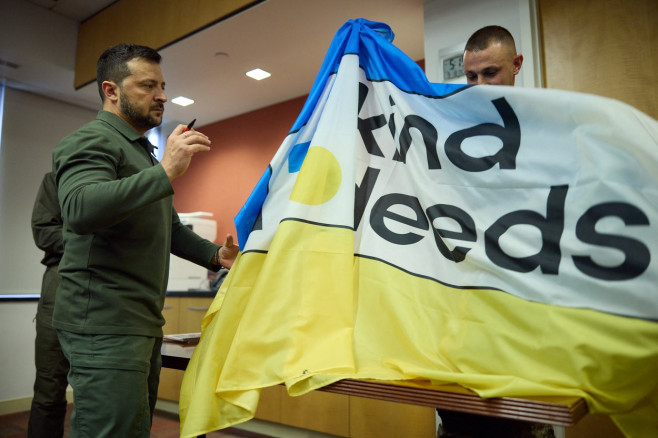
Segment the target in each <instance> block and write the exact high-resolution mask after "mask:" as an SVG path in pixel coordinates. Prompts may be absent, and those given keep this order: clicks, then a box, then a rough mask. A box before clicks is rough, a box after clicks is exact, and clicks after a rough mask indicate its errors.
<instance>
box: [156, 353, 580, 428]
mask: <svg viewBox="0 0 658 438" xmlns="http://www.w3.org/2000/svg"><path fill="white" fill-rule="evenodd" d="M193 351H194V345H180V344H175V343H169V342H164V343H163V345H162V366H163V367H166V368H174V369H178V370H184V369H185V368H186V367H187V364H188V362H189V360H190V357H192V352H193ZM318 391H326V392H333V393H336V394H344V395H351V396H355V397H366V398H374V399H379V400H386V401H392V402H397V403H406V404H412V405H420V406H428V407H433V408H438V409H443V410H449V411H456V412H464V413H467V414H473V415H484V416H489V417H497V418H508V419H513V420H518V421H527V422H533V423H543V424H550V425H553V426H562V427H569V426H573V425H575V424H576V423H577V422H578V421H579V420H580V419H581V418H583V417H584V416H585V415H586V414H587V412H588V411H587V404H586V402H585V400H584V399H582V398H580V397H548V396H547V397H522V398H520V397H519V398H516V397H498V398H491V399H483V398H481V397H480V396H479V395H477V394H476V393H474V392H473V391H470V390H468V389H466V388H463V387H461V386H458V385H432V384H431V383H429V382H428V381H415V380H401V381H381V380H356V379H343V380H339V381H338V382H335V383H332V384H331V385H327V386H324V387H322V388H318Z"/></svg>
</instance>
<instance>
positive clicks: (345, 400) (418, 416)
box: [255, 385, 436, 438]
mask: <svg viewBox="0 0 658 438" xmlns="http://www.w3.org/2000/svg"><path fill="white" fill-rule="evenodd" d="M255 417H256V418H258V419H260V420H265V421H271V422H274V423H280V424H285V425H287V426H294V427H299V428H303V429H309V430H314V431H316V432H323V433H329V434H332V435H337V436H342V437H352V438H370V437H375V436H377V437H379V436H381V437H384V436H404V437H410V438H434V437H436V426H435V409H433V408H427V407H424V406H414V405H406V404H401V403H393V402H388V401H383V400H374V399H368V398H362V397H351V396H347V395H342V394H333V393H329V392H322V391H313V392H310V393H308V394H305V395H303V396H300V397H290V396H289V395H288V393H287V392H286V388H285V387H284V386H283V385H277V386H273V387H269V388H264V389H263V390H262V391H261V397H260V401H259V403H258V409H257V410H256V416H255Z"/></svg>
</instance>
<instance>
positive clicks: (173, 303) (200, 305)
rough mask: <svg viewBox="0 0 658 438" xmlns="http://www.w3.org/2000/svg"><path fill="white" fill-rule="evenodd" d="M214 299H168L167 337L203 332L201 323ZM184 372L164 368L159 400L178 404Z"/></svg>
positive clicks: (161, 375) (166, 316) (166, 304)
mask: <svg viewBox="0 0 658 438" xmlns="http://www.w3.org/2000/svg"><path fill="white" fill-rule="evenodd" d="M212 300H213V298H204V297H201V298H199V297H167V298H166V299H165V304H164V308H163V309H162V314H163V316H164V318H165V320H166V321H167V322H166V324H165V325H164V327H163V328H162V330H163V332H164V334H165V335H171V334H175V333H196V332H200V331H201V321H202V320H203V317H204V316H205V314H206V312H207V311H208V308H209V307H210V304H211V303H212ZM182 382H183V371H180V370H172V369H170V368H162V370H161V371H160V386H159V387H158V398H161V399H165V400H170V401H175V402H178V398H179V396H180V387H181V383H182Z"/></svg>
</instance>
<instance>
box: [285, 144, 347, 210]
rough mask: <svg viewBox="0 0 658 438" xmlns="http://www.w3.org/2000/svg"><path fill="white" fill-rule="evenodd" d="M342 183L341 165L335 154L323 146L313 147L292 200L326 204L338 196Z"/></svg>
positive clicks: (302, 202)
mask: <svg viewBox="0 0 658 438" xmlns="http://www.w3.org/2000/svg"><path fill="white" fill-rule="evenodd" d="M340 181H341V170H340V164H339V163H338V160H337V159H336V157H335V156H334V154H332V153H331V152H330V151H329V150H328V149H325V148H323V147H321V146H312V147H311V148H310V149H309V150H308V153H307V154H306V157H305V158H304V163H303V164H302V168H301V169H300V170H299V174H298V175H297V181H295V186H294V187H293V188H292V193H291V194H290V200H291V201H295V202H299V203H300V204H307V205H320V204H324V203H325V202H327V201H329V200H330V199H331V198H333V197H334V195H336V193H337V192H338V188H339V187H340Z"/></svg>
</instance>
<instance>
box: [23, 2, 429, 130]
mask: <svg viewBox="0 0 658 438" xmlns="http://www.w3.org/2000/svg"><path fill="white" fill-rule="evenodd" d="M23 1H25V2H30V3H33V4H37V5H39V6H40V7H42V8H46V9H49V10H50V11H51V13H52V14H58V15H63V16H66V17H68V18H71V19H73V20H75V21H77V22H80V21H82V20H84V19H86V18H88V17H89V16H91V15H93V14H94V13H96V12H97V11H99V10H102V9H103V8H104V7H106V6H107V5H109V4H111V3H113V0H23ZM360 17H363V18H366V19H368V20H372V21H382V22H385V23H387V24H388V25H390V26H391V28H392V29H393V32H395V35H396V37H395V40H394V44H395V45H396V46H397V47H399V48H400V49H401V50H402V51H403V52H405V53H406V54H407V55H409V56H410V57H411V58H412V59H414V60H419V59H423V58H424V33H423V0H331V1H327V0H266V1H265V2H263V3H260V4H258V5H256V6H254V7H252V8H250V9H248V10H246V11H244V12H242V13H240V14H237V15H236V16H233V17H231V18H229V19H227V20H225V21H222V22H220V23H218V24H216V25H214V26H211V27H209V28H207V29H205V30H203V31H201V32H198V33H196V34H194V35H192V36H190V37H187V38H185V39H183V40H181V41H179V42H177V43H176V44H174V45H172V46H169V47H166V48H164V49H163V50H161V54H162V56H163V61H162V70H163V73H164V76H165V81H166V82H167V96H168V98H169V99H170V100H171V99H172V98H174V97H176V96H179V95H184V96H187V97H190V98H192V99H194V100H195V103H194V104H193V105H191V106H188V107H184V108H183V107H179V106H177V105H175V104H172V103H168V104H167V106H166V110H165V119H166V121H177V122H185V121H189V120H191V119H193V118H196V119H197V126H202V125H205V124H208V123H212V122H215V121H218V120H223V119H226V118H228V117H232V116H235V115H238V114H242V113H245V112H249V111H252V110H255V109H258V108H262V107H265V106H268V105H272V104H275V103H278V102H283V101H286V100H289V99H292V98H295V97H299V96H303V95H305V94H308V92H309V91H310V89H311V86H312V84H313V81H314V79H315V76H316V74H317V72H318V70H319V68H320V65H321V64H322V60H323V59H324V56H325V54H326V51H327V49H328V47H329V44H330V43H331V40H332V38H333V36H334V34H335V33H336V31H337V30H338V28H339V27H340V26H341V25H342V24H344V23H345V22H346V21H347V20H348V19H352V18H360ZM256 67H260V68H262V69H264V70H267V71H269V72H270V73H272V77H270V78H268V79H265V80H262V81H255V80H253V79H250V78H248V77H247V76H245V72H247V71H248V70H251V69H253V68H256ZM12 75H13V77H12V79H13V80H14V81H18V82H21V81H22V82H24V83H27V84H28V85H29V84H30V83H34V82H37V84H36V85H38V88H39V89H40V90H42V91H41V92H42V93H44V94H48V93H49V91H48V90H51V91H50V92H52V95H53V96H56V98H58V99H60V100H66V101H69V102H72V103H76V104H78V105H81V106H85V107H88V108H91V109H98V108H99V105H100V103H99V102H100V98H99V97H98V93H97V90H96V84H95V83H92V84H89V85H86V86H84V87H82V88H81V89H80V90H74V89H73V87H72V84H73V64H71V65H70V68H67V72H66V74H64V75H62V74H61V72H60V74H58V75H53V74H50V72H48V71H41V72H38V74H36V75H35V73H34V72H31V73H30V75H27V74H26V75H25V77H21V72H20V69H16V71H14V72H13V73H12ZM35 76H36V77H35ZM26 81H27V82H26Z"/></svg>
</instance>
